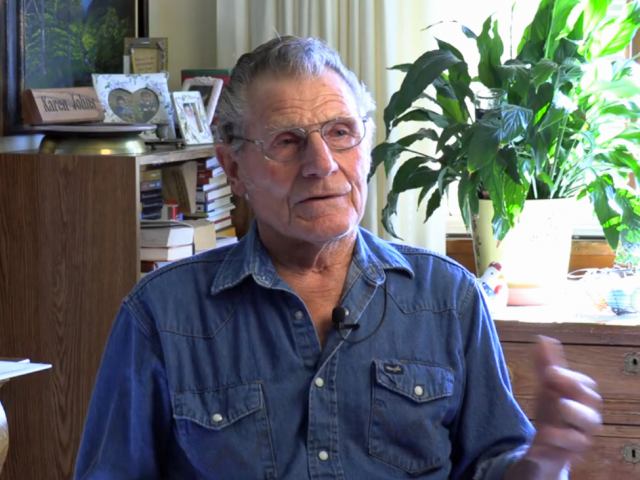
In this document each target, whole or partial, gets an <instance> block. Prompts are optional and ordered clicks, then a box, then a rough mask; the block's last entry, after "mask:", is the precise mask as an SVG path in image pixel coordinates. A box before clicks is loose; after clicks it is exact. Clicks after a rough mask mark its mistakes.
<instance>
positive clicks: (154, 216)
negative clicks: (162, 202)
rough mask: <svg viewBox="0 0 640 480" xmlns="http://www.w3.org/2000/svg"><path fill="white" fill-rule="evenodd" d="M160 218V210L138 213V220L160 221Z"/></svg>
mask: <svg viewBox="0 0 640 480" xmlns="http://www.w3.org/2000/svg"><path fill="white" fill-rule="evenodd" d="M160 218H162V209H160V210H154V211H153V212H140V220H160Z"/></svg>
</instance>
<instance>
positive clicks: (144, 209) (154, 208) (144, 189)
mask: <svg viewBox="0 0 640 480" xmlns="http://www.w3.org/2000/svg"><path fill="white" fill-rule="evenodd" d="M163 206H164V201H163V199H162V169H160V168H157V169H154V170H143V171H142V172H140V219H142V220H158V219H160V218H161V217H162V207H163Z"/></svg>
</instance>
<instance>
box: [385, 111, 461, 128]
mask: <svg viewBox="0 0 640 480" xmlns="http://www.w3.org/2000/svg"><path fill="white" fill-rule="evenodd" d="M402 122H432V123H433V124H434V125H435V126H436V127H439V128H446V127H448V126H449V125H452V124H454V123H455V121H454V120H453V119H450V118H447V117H445V116H444V115H440V114H439V113H436V112H433V111H431V110H427V109H425V108H416V109H414V110H410V111H408V112H407V113H405V114H404V115H402V116H401V117H399V118H397V119H396V120H394V121H393V123H392V125H393V127H396V126H398V125H399V124H400V123H402Z"/></svg>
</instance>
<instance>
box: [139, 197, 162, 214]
mask: <svg viewBox="0 0 640 480" xmlns="http://www.w3.org/2000/svg"><path fill="white" fill-rule="evenodd" d="M163 206H164V202H163V201H162V200H153V201H151V202H149V203H140V207H141V211H142V212H145V213H149V212H151V211H155V210H162V207H163Z"/></svg>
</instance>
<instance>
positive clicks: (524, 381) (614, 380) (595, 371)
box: [502, 342, 640, 478]
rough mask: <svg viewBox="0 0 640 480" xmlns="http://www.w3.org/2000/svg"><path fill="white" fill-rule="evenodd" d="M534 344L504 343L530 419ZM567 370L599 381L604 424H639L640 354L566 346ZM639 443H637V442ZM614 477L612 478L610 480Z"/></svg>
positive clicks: (623, 349) (514, 382)
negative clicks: (569, 369) (602, 400)
mask: <svg viewBox="0 0 640 480" xmlns="http://www.w3.org/2000/svg"><path fill="white" fill-rule="evenodd" d="M533 347H534V345H533V344H527V343H514V342H503V343H502V348H503V351H504V355H505V359H506V362H507V366H508V368H509V374H510V376H511V383H512V385H513V391H514V395H515V397H516V398H517V399H518V401H519V402H520V405H521V406H522V408H523V409H524V410H525V412H526V413H527V415H529V418H533V417H532V416H533V408H534V399H535V397H536V379H535V375H534V369H533ZM564 352H565V355H566V358H567V363H568V365H569V368H571V369H573V370H577V371H579V372H582V373H584V374H586V375H589V376H590V377H591V378H593V379H594V380H595V381H596V382H598V390H599V392H600V395H601V396H602V398H603V399H604V408H603V417H604V423H607V424H618V425H640V365H639V364H638V363H639V362H640V352H639V351H638V349H636V348H632V347H610V346H599V345H565V347H564ZM639 443H640V442H639ZM611 478H613V477H611Z"/></svg>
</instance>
